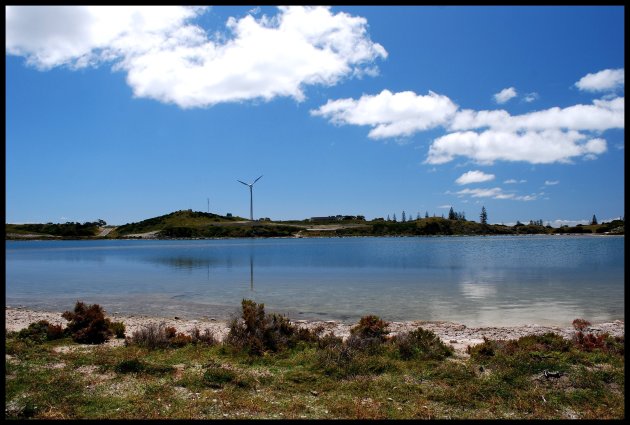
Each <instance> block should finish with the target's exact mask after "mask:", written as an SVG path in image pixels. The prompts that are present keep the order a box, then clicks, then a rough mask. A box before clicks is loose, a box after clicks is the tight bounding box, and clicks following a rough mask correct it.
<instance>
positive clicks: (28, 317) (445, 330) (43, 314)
mask: <svg viewBox="0 0 630 425" xmlns="http://www.w3.org/2000/svg"><path fill="white" fill-rule="evenodd" d="M61 314H62V313H61V312H51V311H35V310H29V309H27V308H23V307H6V308H5V319H6V324H5V328H6V331H7V332H10V331H19V330H20V329H23V328H26V327H28V325H29V324H30V323H33V322H37V321H39V320H47V321H48V322H50V323H52V324H60V325H63V326H65V325H66V324H67V320H66V319H64V318H63V317H61ZM106 316H107V317H109V318H110V319H111V320H113V321H117V322H121V321H122V322H123V323H124V324H125V327H126V332H125V334H126V335H127V336H131V335H132V334H133V332H134V331H137V330H139V329H141V328H142V327H144V326H147V325H149V324H151V323H155V324H159V323H162V322H163V323H165V325H166V326H172V327H174V328H175V329H177V330H178V332H184V333H188V332H189V331H191V330H192V329H194V328H195V327H197V328H198V329H200V330H201V331H203V330H204V329H210V330H211V331H212V332H213V333H214V335H215V336H216V337H217V338H218V339H222V338H223V337H225V335H227V333H228V322H227V321H220V320H183V319H179V318H177V319H176V318H161V317H150V316H139V315H138V316H136V315H122V314H116V313H114V314H107V315H106ZM294 323H295V324H296V325H298V326H302V327H307V328H314V327H316V326H319V325H323V326H324V327H325V329H326V332H328V331H332V332H333V333H334V334H335V335H337V336H341V337H343V338H345V337H347V336H348V335H350V328H351V327H352V326H354V325H348V324H344V323H341V322H338V321H334V320H329V321H306V320H295V321H294ZM419 326H421V327H422V328H424V329H428V330H431V331H433V332H435V334H436V335H438V336H439V337H440V338H441V339H442V341H444V342H445V343H446V344H450V345H451V346H453V348H455V350H456V352H457V353H458V354H460V355H463V354H464V353H465V352H466V347H467V346H468V345H471V346H472V345H476V344H479V343H481V342H483V338H484V337H486V338H488V339H495V340H497V339H498V340H508V339H518V338H520V337H521V336H525V335H534V334H535V335H541V334H544V333H547V332H554V333H557V334H559V335H562V336H563V337H565V338H570V337H571V336H573V334H574V333H575V330H574V329H573V328H572V327H568V328H562V327H555V326H539V325H527V326H511V327H481V328H474V327H467V326H465V325H462V324H458V323H452V322H425V321H406V322H390V324H389V330H390V334H391V335H395V334H397V333H399V332H404V331H411V330H414V329H416V328H417V327H419ZM588 331H589V332H593V333H604V332H606V333H609V334H610V335H614V336H622V335H624V321H623V320H615V321H613V322H607V323H597V324H593V325H591V327H590V328H589V329H588ZM108 344H111V345H118V344H122V340H120V339H119V340H115V339H112V340H110V341H109V342H108Z"/></svg>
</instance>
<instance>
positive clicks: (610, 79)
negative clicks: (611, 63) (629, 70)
mask: <svg viewBox="0 0 630 425" xmlns="http://www.w3.org/2000/svg"><path fill="white" fill-rule="evenodd" d="M575 86H576V87H577V88H578V89H580V90H585V91H591V92H598V91H600V92H601V91H609V90H615V89H617V88H620V87H623V86H624V69H623V68H620V69H604V70H603V71H599V72H596V73H594V74H586V75H585V76H584V77H582V78H580V81H578V82H577V83H575Z"/></svg>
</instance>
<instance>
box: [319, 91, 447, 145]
mask: <svg viewBox="0 0 630 425" xmlns="http://www.w3.org/2000/svg"><path fill="white" fill-rule="evenodd" d="M456 110H457V105H456V104H454V103H453V102H452V101H451V100H450V99H449V98H448V97H446V96H443V95H439V94H437V93H434V92H432V91H430V92H429V94H428V95H425V96H423V95H418V94H416V93H414V92H412V91H405V92H400V93H392V92H390V91H389V90H383V91H382V92H381V93H379V94H377V95H375V96H371V95H364V96H361V98H360V99H358V100H354V99H339V100H329V101H328V102H327V103H326V104H325V105H322V106H321V107H319V108H318V109H316V110H312V111H311V114H312V115H314V116H321V117H324V118H328V119H329V120H330V121H331V122H332V123H334V124H354V125H368V126H371V127H372V130H370V132H369V134H368V137H370V138H373V139H382V138H387V137H400V136H409V135H411V134H414V133H416V132H418V131H423V130H428V129H431V128H435V127H437V126H439V125H444V124H445V123H446V122H447V121H448V120H449V119H450V118H451V117H452V116H453V114H454V113H455V111H456Z"/></svg>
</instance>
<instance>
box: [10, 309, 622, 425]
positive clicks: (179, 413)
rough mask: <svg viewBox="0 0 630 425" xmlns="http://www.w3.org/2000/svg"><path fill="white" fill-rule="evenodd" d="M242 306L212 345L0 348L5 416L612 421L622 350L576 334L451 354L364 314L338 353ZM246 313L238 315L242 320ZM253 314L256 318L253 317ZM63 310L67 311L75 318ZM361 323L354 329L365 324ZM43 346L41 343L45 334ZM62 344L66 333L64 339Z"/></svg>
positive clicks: (31, 342)
mask: <svg viewBox="0 0 630 425" xmlns="http://www.w3.org/2000/svg"><path fill="white" fill-rule="evenodd" d="M247 302H248V303H249V304H246V301H245V300H244V301H243V308H244V315H243V319H241V320H240V321H234V323H233V324H232V328H231V330H230V335H229V336H228V338H227V339H226V340H224V341H223V342H218V341H216V340H213V339H212V338H211V337H209V336H208V335H207V334H206V337H202V336H200V335H201V334H199V333H197V336H196V337H194V336H193V337H192V338H191V337H190V336H187V335H183V334H178V335H176V334H175V333H174V332H172V331H169V329H168V328H167V329H163V328H154V329H147V332H143V333H134V335H133V336H131V337H129V336H127V339H126V343H125V344H124V345H122V344H121V345H119V346H112V345H106V344H91V345H90V344H78V343H76V342H74V339H73V338H71V337H70V336H65V337H62V338H60V339H54V340H46V338H45V337H44V338H35V337H34V336H33V335H30V336H29V335H25V334H22V335H20V334H19V333H11V334H8V335H7V336H6V339H5V343H6V354H7V356H6V360H5V373H6V376H5V394H6V395H5V402H6V411H5V415H6V417H7V418H37V419H43V418H54V419H78V418H91V419H96V418H98V419H158V418H171V419H189V418H194V419H224V418H240V419H243V418H284V419H293V418H294V419H306V418H309V419H311V418H339V419H341V418H348V419H364V418H369V419H372V418H373V419H378V418H391V419H403V418H418V419H435V418H483V419H489V418H526V419H533V418H539V419H551V418H592V419H595V418H597V419H604V418H617V419H621V418H623V417H624V416H625V411H624V393H625V387H624V384H625V383H624V341H623V338H613V337H609V336H595V335H592V334H586V335H585V334H583V333H582V332H579V331H578V332H576V337H575V338H574V339H573V340H566V339H563V338H561V337H560V336H558V335H555V334H545V335H542V336H527V337H522V338H520V339H519V340H512V341H490V340H486V341H485V342H484V343H483V344H480V345H477V346H474V347H470V348H469V350H468V355H467V356H461V355H460V356H457V355H454V353H453V351H452V349H450V347H448V346H447V345H444V344H443V343H442V342H441V341H439V339H436V338H435V335H434V334H432V333H431V332H430V331H425V330H422V329H421V328H419V329H418V330H416V331H414V332H411V333H408V334H407V335H405V336H404V337H401V336H395V337H390V336H388V335H387V333H388V332H387V330H386V326H387V324H386V323H385V322H383V321H381V320H380V319H378V318H377V317H375V316H367V317H366V318H363V319H362V320H361V322H360V323H359V324H358V325H357V326H356V327H355V328H353V333H352V335H351V337H350V338H348V340H346V341H341V340H340V339H338V338H335V337H334V336H333V335H321V334H319V335H318V334H317V333H316V332H313V333H308V332H301V333H299V334H298V333H294V330H295V329H294V328H291V327H290V325H289V324H288V322H287V321H286V320H284V319H283V318H282V317H280V316H276V315H266V316H265V315H264V312H263V310H262V306H261V305H259V306H256V305H255V304H254V303H252V302H249V301H247ZM246 307H248V308H249V310H250V311H249V314H246V313H247V312H246V311H245V309H246ZM257 307H258V310H256V308H257ZM75 311H76V310H75ZM364 319H366V320H364ZM44 335H45V334H44ZM65 335H67V334H65Z"/></svg>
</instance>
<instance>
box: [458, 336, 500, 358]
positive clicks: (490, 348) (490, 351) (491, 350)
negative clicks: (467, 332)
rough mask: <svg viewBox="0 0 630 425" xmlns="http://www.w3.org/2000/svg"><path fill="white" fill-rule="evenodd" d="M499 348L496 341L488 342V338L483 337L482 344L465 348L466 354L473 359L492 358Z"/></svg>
mask: <svg viewBox="0 0 630 425" xmlns="http://www.w3.org/2000/svg"><path fill="white" fill-rule="evenodd" d="M503 345H505V344H502V345H501V346H503ZM501 346H500V345H499V342H498V341H492V340H489V339H488V338H486V337H485V336H484V337H483V342H482V343H481V344H477V345H474V346H472V347H471V346H470V345H469V346H468V347H466V352H467V353H468V354H470V356H471V357H473V358H475V357H481V358H483V357H486V358H487V357H492V356H494V355H495V353H496V352H497V351H498V350H499V348H500V347H501Z"/></svg>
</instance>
